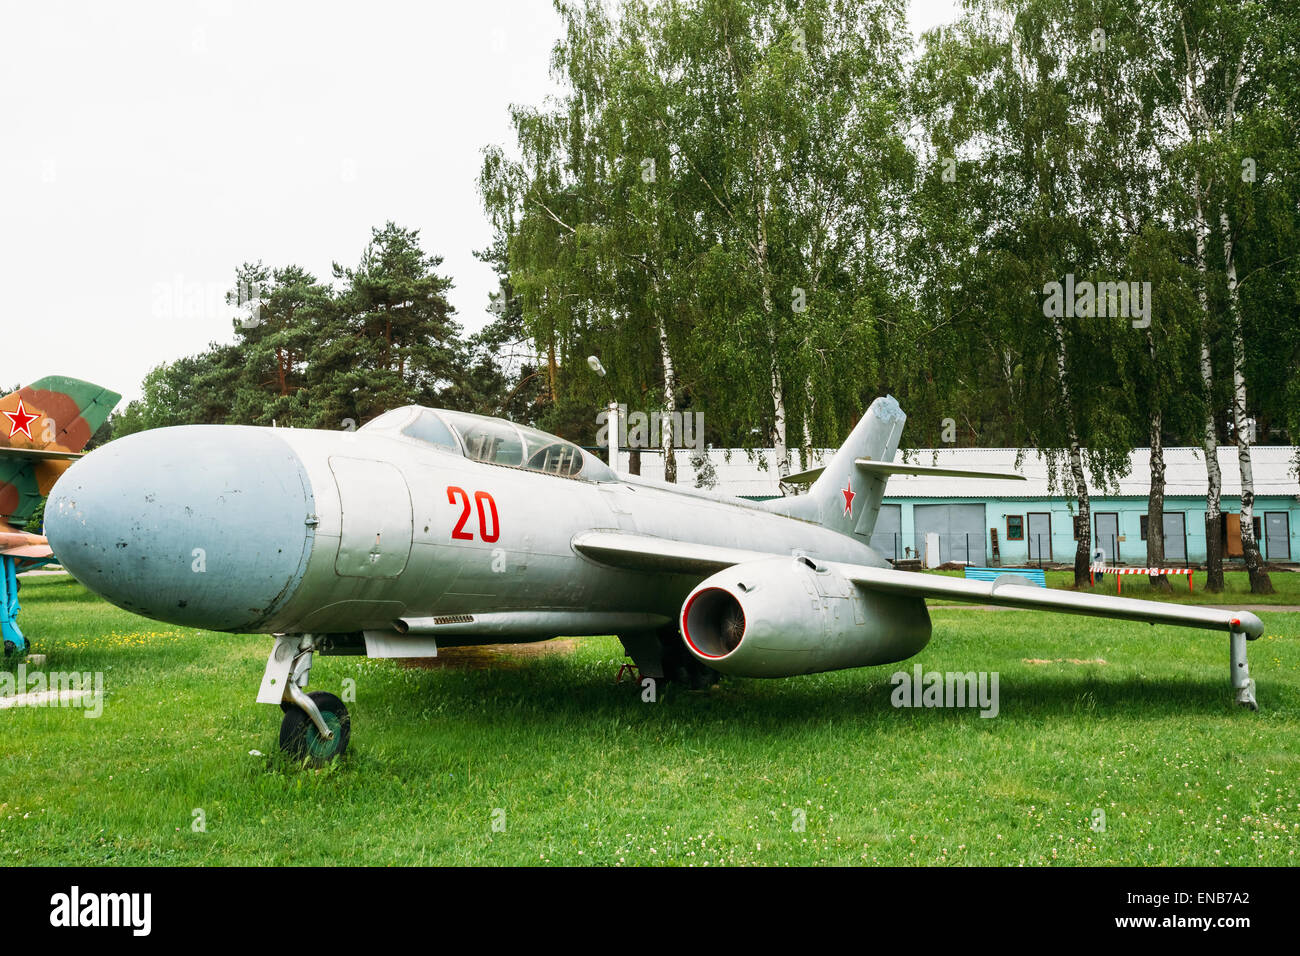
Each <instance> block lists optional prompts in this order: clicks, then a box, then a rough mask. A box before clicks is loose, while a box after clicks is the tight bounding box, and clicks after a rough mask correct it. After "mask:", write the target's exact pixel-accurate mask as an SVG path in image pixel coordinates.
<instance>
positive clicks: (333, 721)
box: [280, 690, 352, 767]
mask: <svg viewBox="0 0 1300 956" xmlns="http://www.w3.org/2000/svg"><path fill="white" fill-rule="evenodd" d="M307 696H308V697H310V698H311V699H312V702H313V703H314V704H315V705H316V707H317V709H318V710H320V715H321V717H323V718H324V720H325V726H327V727H329V729H330V730H331V731H332V732H333V733H334V736H333V738H331V739H329V740H326V739H325V738H324V737H323V736H321V732H320V731H319V730H317V729H316V725H315V724H314V723H312V719H311V718H310V717H308V716H307V712H306V711H305V710H303V709H302V708H301V707H295V706H292V705H290V706H287V707H285V708H284V720H282V721H281V722H280V749H281V750H283V751H284V752H285V753H286V754H288V755H289V756H290V757H292V758H293V759H294V760H306V761H307V762H308V763H309V764H310V765H311V766H313V767H323V766H325V764H327V763H329V762H330V761H331V760H333V759H334V758H335V757H341V756H342V755H343V753H344V751H346V750H347V749H348V737H349V736H350V735H351V733H352V719H351V718H350V717H349V716H348V709H347V707H345V706H344V705H343V701H341V700H339V699H338V698H337V697H335V696H334V695H333V694H330V693H327V692H326V691H323V690H317V691H312V693H310V694H308V695H307Z"/></svg>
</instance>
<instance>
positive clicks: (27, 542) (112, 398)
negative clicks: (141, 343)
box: [0, 376, 121, 655]
mask: <svg viewBox="0 0 1300 956" xmlns="http://www.w3.org/2000/svg"><path fill="white" fill-rule="evenodd" d="M120 398H121V396H120V395H118V394H117V393H116V392H110V391H109V390H108V389H106V388H100V387H99V386H98V385H92V384H91V383H90V382H83V381H81V380H80V379H75V378H67V377H66V376H47V377H46V378H42V379H40V380H38V381H35V382H32V384H30V385H28V386H26V387H24V388H20V389H19V390H18V391H16V392H13V393H11V394H9V395H5V396H3V397H0V637H2V638H3V641H4V644H3V646H4V653H5V654H6V655H10V654H18V653H22V652H23V651H24V650H26V649H27V639H26V637H25V636H24V635H23V632H22V629H21V628H19V626H18V611H19V610H20V606H19V604H18V575H19V574H22V573H23V572H24V571H30V570H32V569H33V568H38V567H41V566H42V565H45V564H49V563H51V562H52V561H53V560H54V552H53V551H51V550H50V547H49V542H47V541H46V540H45V538H43V537H41V536H40V535H34V534H27V533H25V532H23V531H21V530H19V529H21V528H22V527H23V525H25V524H26V523H27V522H28V520H29V519H30V518H31V517H32V515H33V514H34V513H35V510H36V507H37V505H39V504H40V502H41V499H42V497H43V496H45V495H46V494H48V493H49V491H50V489H51V488H53V487H54V483H55V481H56V480H58V477H59V476H60V475H62V474H63V472H65V471H66V470H67V469H68V468H69V467H70V466H71V464H72V462H73V461H75V460H76V459H77V458H80V457H81V455H80V452H81V449H83V448H84V447H86V443H87V442H88V441H90V437H91V436H92V435H94V434H95V430H96V429H98V428H99V426H100V425H102V424H104V422H105V420H106V419H107V418H108V415H109V413H110V412H111V411H112V410H113V406H114V405H116V404H117V402H118V399H120Z"/></svg>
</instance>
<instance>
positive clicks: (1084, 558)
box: [1052, 316, 1092, 588]
mask: <svg viewBox="0 0 1300 956" xmlns="http://www.w3.org/2000/svg"><path fill="white" fill-rule="evenodd" d="M1052 337H1053V339H1055V344H1056V374H1057V379H1058V383H1059V385H1060V387H1061V412H1062V414H1064V416H1065V421H1066V428H1067V429H1068V430H1069V436H1070V474H1071V476H1073V478H1074V492H1075V495H1076V497H1077V498H1078V501H1079V513H1078V516H1077V517H1076V519H1075V522H1076V525H1077V527H1076V529H1075V533H1076V535H1077V542H1078V543H1077V545H1076V547H1075V549H1074V586H1075V587H1076V588H1082V587H1085V586H1086V585H1087V584H1088V566H1089V565H1090V564H1091V563H1092V506H1091V502H1090V500H1089V498H1088V482H1087V479H1086V478H1085V477H1084V474H1083V454H1082V452H1081V451H1080V449H1079V433H1078V429H1077V428H1075V424H1074V410H1073V403H1072V402H1071V401H1070V381H1069V377H1068V376H1067V375H1066V368H1065V329H1064V322H1063V320H1062V319H1061V317H1060V316H1057V317H1056V318H1054V319H1052Z"/></svg>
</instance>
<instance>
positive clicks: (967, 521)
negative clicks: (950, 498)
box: [912, 504, 988, 566]
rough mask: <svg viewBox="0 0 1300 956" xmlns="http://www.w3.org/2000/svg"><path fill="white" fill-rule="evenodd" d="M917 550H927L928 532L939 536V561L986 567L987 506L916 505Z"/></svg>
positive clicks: (914, 519)
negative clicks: (985, 525)
mask: <svg viewBox="0 0 1300 956" xmlns="http://www.w3.org/2000/svg"><path fill="white" fill-rule="evenodd" d="M912 523H913V524H914V525H915V529H916V549H917V551H918V552H920V553H921V554H924V553H925V536H926V534H937V535H938V536H939V560H940V561H942V562H945V563H946V562H948V561H963V562H965V563H967V564H973V565H979V566H983V565H984V564H985V560H984V553H985V552H984V540H985V535H986V534H988V532H987V531H985V530H984V505H982V504H979V505H958V504H950V505H913V506H912Z"/></svg>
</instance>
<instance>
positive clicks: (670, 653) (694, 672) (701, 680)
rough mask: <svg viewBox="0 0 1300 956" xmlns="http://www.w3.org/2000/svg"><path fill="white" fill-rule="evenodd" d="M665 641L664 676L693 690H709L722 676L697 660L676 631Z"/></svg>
mask: <svg viewBox="0 0 1300 956" xmlns="http://www.w3.org/2000/svg"><path fill="white" fill-rule="evenodd" d="M662 640H663V665H664V676H665V679H667V680H669V681H676V682H677V683H679V684H681V685H682V686H684V687H689V688H690V689H691V690H708V689H709V688H710V687H712V686H713V685H714V684H716V683H718V679H719V678H720V677H721V676H722V675H721V674H719V673H718V672H717V671H715V670H714V669H713V668H712V667H709V666H708V665H707V664H704V663H702V662H701V661H699V660H697V659H696V658H695V656H694V655H693V654H691V652H690V651H688V650H687V649H686V645H685V644H683V643H682V639H681V638H680V637H678V636H677V633H676V632H675V631H674V632H673V633H672V634H671V635H670V636H668V637H667V638H664V639H662Z"/></svg>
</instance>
